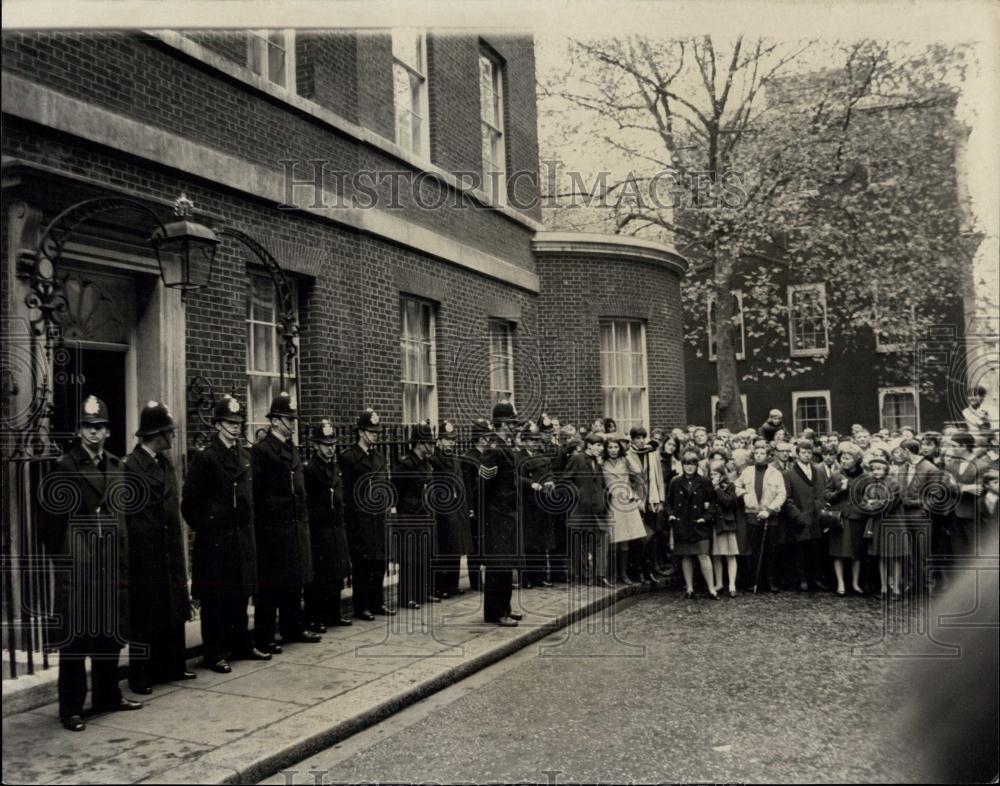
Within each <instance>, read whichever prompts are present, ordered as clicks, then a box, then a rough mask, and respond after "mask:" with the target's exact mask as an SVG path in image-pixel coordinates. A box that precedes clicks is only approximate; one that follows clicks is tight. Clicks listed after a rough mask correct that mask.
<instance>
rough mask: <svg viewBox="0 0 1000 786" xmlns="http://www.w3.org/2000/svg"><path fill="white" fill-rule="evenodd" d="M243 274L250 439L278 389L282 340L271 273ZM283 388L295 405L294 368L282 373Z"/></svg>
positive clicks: (261, 424) (263, 423) (295, 297)
mask: <svg viewBox="0 0 1000 786" xmlns="http://www.w3.org/2000/svg"><path fill="white" fill-rule="evenodd" d="M247 277H248V281H247V436H248V437H249V438H250V439H251V440H252V439H254V438H255V435H256V434H257V431H258V430H259V429H262V428H267V425H268V423H267V417H266V416H267V412H268V410H269V409H270V408H271V400H272V399H273V398H274V397H275V396H277V395H278V394H279V393H281V392H282V391H281V364H282V362H283V356H282V347H283V345H284V340H283V339H282V337H281V332H280V325H281V303H280V301H279V298H278V292H277V290H276V288H275V286H274V282H273V281H272V280H271V276H270V275H268V274H267V273H257V272H248V274H247ZM289 284H290V285H291V287H292V302H293V303H295V304H296V306H297V304H298V302H299V301H298V293H297V292H296V289H295V283H294V282H292V281H290V282H289ZM296 318H297V315H296ZM296 340H298V339H296ZM285 392H286V393H288V394H289V395H290V396H291V397H292V401H293V403H295V404H296V406H297V405H298V403H297V402H298V380H297V379H296V376H295V373H294V370H293V371H292V373H291V374H286V375H285Z"/></svg>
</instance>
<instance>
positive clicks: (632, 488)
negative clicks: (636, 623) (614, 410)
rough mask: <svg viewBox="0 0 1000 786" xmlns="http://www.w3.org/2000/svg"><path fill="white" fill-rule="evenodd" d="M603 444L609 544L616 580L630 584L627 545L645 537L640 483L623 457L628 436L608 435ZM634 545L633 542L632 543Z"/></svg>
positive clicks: (629, 545) (629, 546) (628, 547)
mask: <svg viewBox="0 0 1000 786" xmlns="http://www.w3.org/2000/svg"><path fill="white" fill-rule="evenodd" d="M606 439H607V442H606V443H605V445H604V464H603V465H602V470H603V472H604V485H605V487H606V488H607V490H608V516H609V519H610V521H611V525H612V527H611V543H612V544H613V545H614V557H613V560H614V563H615V566H616V569H617V573H618V580H619V581H621V582H622V583H623V584H632V581H631V579H630V578H629V576H628V554H629V550H630V548H638V547H639V545H640V544H641V543H642V542H643V539H644V538H645V537H646V529H645V527H643V524H642V515H641V514H640V512H639V504H640V499H641V495H642V482H641V479H640V477H639V475H638V474H637V473H636V472H633V471H632V469H631V468H630V466H629V462H628V460H627V459H626V457H625V445H626V444H627V443H628V438H627V437H626V436H625V435H624V434H609V435H607V437H606ZM633 544H634V545H633Z"/></svg>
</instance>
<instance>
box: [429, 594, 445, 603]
mask: <svg viewBox="0 0 1000 786" xmlns="http://www.w3.org/2000/svg"><path fill="white" fill-rule="evenodd" d="M445 597H447V596H445ZM427 600H429V601H430V602H431V603H440V602H441V598H439V597H438V596H437V595H428V596H427Z"/></svg>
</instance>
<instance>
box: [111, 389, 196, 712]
mask: <svg viewBox="0 0 1000 786" xmlns="http://www.w3.org/2000/svg"><path fill="white" fill-rule="evenodd" d="M174 433H175V429H174V421H173V418H172V417H170V412H169V411H168V410H167V408H166V406H164V405H163V404H161V403H159V402H157V401H149V402H147V404H146V406H145V407H143V408H142V410H141V411H140V413H139V430H138V431H137V432H136V436H137V437H138V438H139V445H138V446H137V447H136V449H135V450H133V451H132V453H131V454H130V455H129V457H128V458H127V459H126V460H125V477H126V479H127V480H128V481H129V483H130V485H134V487H135V488H136V489H142V491H143V493H142V494H141V495H140V496H138V497H137V500H138V502H139V505H138V507H137V508H136V509H134V510H129V511H128V513H127V515H126V522H127V524H128V540H129V552H128V554H129V576H130V577H131V579H130V581H129V602H130V605H131V612H132V646H131V648H130V650H129V687H130V688H131V689H132V692H133V693H139V694H142V695H148V694H150V693H152V692H153V689H152V687H151V686H152V685H153V684H154V683H157V682H168V681H170V680H193V679H194V678H195V674H194V672H191V671H188V670H187V667H186V665H185V657H184V656H185V649H184V623H185V622H186V621H187V619H188V617H189V616H190V614H191V601H190V599H189V598H188V590H187V568H186V566H185V564H184V533H183V529H182V527H181V508H180V499H179V495H178V484H177V473H176V472H175V471H174V465H173V463H171V461H170V459H169V458H167V455H166V451H168V450H170V448H171V447H173V442H174Z"/></svg>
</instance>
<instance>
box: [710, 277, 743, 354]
mask: <svg viewBox="0 0 1000 786" xmlns="http://www.w3.org/2000/svg"><path fill="white" fill-rule="evenodd" d="M733 315H734V316H735V317H736V322H735V324H734V325H733V345H734V348H735V349H736V359H737V360H743V359H745V358H746V329H745V326H744V324H743V290H741V289H734V290H733ZM717 357H718V352H717V351H716V348H715V295H710V296H709V298H708V359H709V360H715V359H716V358H717Z"/></svg>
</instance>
